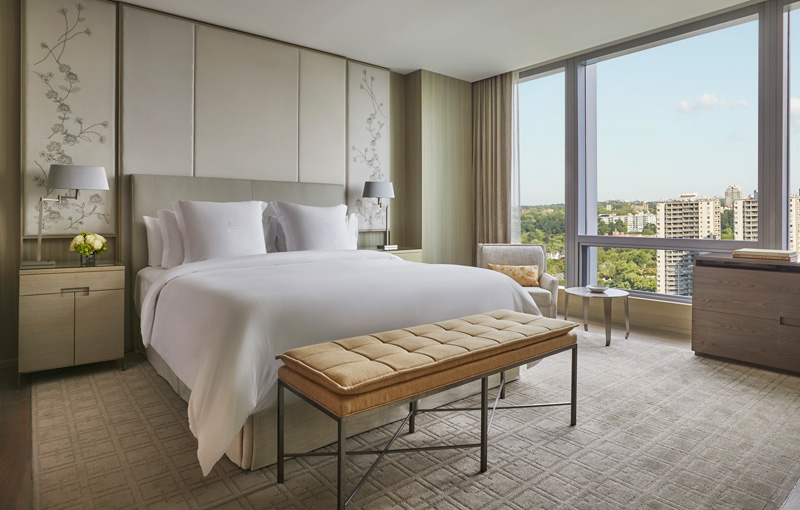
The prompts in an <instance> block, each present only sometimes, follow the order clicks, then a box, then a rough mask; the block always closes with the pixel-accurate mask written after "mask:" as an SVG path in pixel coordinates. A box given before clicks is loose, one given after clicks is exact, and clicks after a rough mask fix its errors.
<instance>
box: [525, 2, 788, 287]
mask: <svg viewBox="0 0 800 510" xmlns="http://www.w3.org/2000/svg"><path fill="white" fill-rule="evenodd" d="M785 5H788V2H785V1H782V0H767V1H766V2H764V3H761V4H758V5H751V6H747V7H744V8H742V9H739V10H737V11H732V12H729V13H726V14H722V15H718V16H714V17H711V18H709V19H706V20H701V21H696V22H693V23H691V24H688V25H685V26H682V27H675V28H670V29H667V30H664V31H663V32H662V33H654V34H650V35H648V36H645V37H642V38H640V39H637V40H633V41H628V42H624V43H620V44H617V45H614V46H611V47H609V48H607V49H603V50H597V51H592V52H588V53H586V54H584V55H578V56H576V57H572V58H570V59H567V60H564V61H562V62H559V63H552V64H548V66H549V67H548V68H547V69H545V68H542V69H541V70H537V69H535V68H533V69H528V70H524V71H521V72H520V76H521V77H522V80H521V82H520V84H519V112H518V113H519V152H518V156H519V160H520V165H519V167H520V199H521V203H522V205H523V211H526V213H527V214H529V215H530V217H529V218H528V219H527V220H526V218H525V215H524V214H523V215H522V216H521V220H522V222H523V223H522V224H523V241H524V240H525V237H524V236H525V229H526V227H525V225H526V224H527V225H528V236H529V237H528V238H529V239H531V241H530V242H541V241H543V240H544V236H545V235H547V234H551V237H550V238H549V239H551V240H552V239H553V238H552V233H551V232H548V229H549V228H551V226H552V224H553V222H549V221H548V220H550V219H551V218H556V216H554V214H555V213H556V211H561V210H563V211H564V212H563V218H564V220H563V222H561V223H560V224H559V227H560V226H561V225H564V235H563V237H561V238H559V241H560V240H561V239H563V244H564V247H565V249H564V253H565V254H566V257H567V262H568V264H567V265H566V269H565V277H566V278H565V280H566V284H568V285H586V284H590V283H595V282H598V283H600V282H602V283H606V284H608V285H610V286H613V287H618V288H626V289H631V290H634V291H637V292H647V293H658V294H662V295H672V296H677V297H679V298H680V297H682V298H683V299H686V298H687V297H689V296H691V293H692V266H693V259H694V257H695V256H697V255H698V254H700V253H709V252H710V253H730V252H731V251H732V250H734V249H737V248H749V247H758V248H784V247H791V248H792V249H795V250H800V229H799V228H798V227H799V226H800V197H798V195H800V192H798V190H800V184H799V183H800V164H798V162H795V161H794V160H793V159H792V158H791V157H788V156H790V155H791V151H790V150H789V149H790V148H791V147H795V146H797V147H798V149H800V135H796V134H795V133H794V131H798V133H800V120H798V119H800V114H798V113H797V112H800V99H798V98H800V80H797V83H795V82H794V81H792V80H787V78H788V77H789V76H791V73H792V72H794V71H795V68H797V70H796V72H795V74H797V75H800V57H798V56H797V55H800V42H798V40H800V37H798V38H791V39H787V38H789V37H790V36H789V30H788V27H790V26H792V25H795V26H800V17H798V16H800V10H798V11H793V10H791V11H790V8H789V7H785ZM798 5H800V3H798ZM795 19H796V20H795ZM796 39H797V40H796ZM787 40H789V43H788V47H786V46H782V45H785V44H786V41H787ZM786 49H789V50H790V51H786ZM792 49H795V50H796V51H791V50H792ZM787 55H791V56H792V57H791V58H790V59H788V60H786V58H787ZM784 64H786V65H788V67H786V66H785V65H784ZM554 66H560V67H561V68H562V69H563V74H562V73H559V74H557V75H553V74H552V69H553V67H554ZM787 70H788V72H787ZM556 76H558V77H559V78H560V79H561V81H560V82H559V87H558V89H559V91H566V93H565V94H564V95H563V96H558V98H556V97H555V93H553V92H548V90H547V87H546V86H545V84H546V81H545V80H548V79H553V80H554V78H555V77H556ZM784 80H786V81H784ZM554 81H555V80H554ZM537 82H539V83H537ZM787 83H788V84H789V86H788V87H787V86H786V85H785V84H787ZM553 88H555V87H553ZM779 91H780V92H779ZM524 92H528V93H529V97H527V106H526V103H525V101H524V100H525V99H526V96H525V95H524V94H523V93H524ZM781 93H784V94H787V96H786V98H785V104H786V108H785V110H786V111H782V110H781V104H782V103H781V102H780V99H781V98H780V97H778V96H780V94H781ZM789 93H791V94H789ZM530 96H535V97H534V98H533V99H532V98H531V97H530ZM776 98H777V100H776ZM537 101H538V102H539V103H538V104H539V109H540V110H542V111H543V112H545V111H549V112H550V113H552V112H553V110H555V109H558V110H559V111H560V112H563V113H564V123H563V124H559V125H557V128H555V129H556V131H557V132H558V134H559V136H562V134H563V136H564V138H565V141H564V142H563V143H559V144H558V150H559V151H562V154H564V155H563V156H562V157H561V158H560V159H559V160H558V163H559V165H558V168H557V169H556V165H545V162H546V161H547V160H548V158H547V156H546V154H547V150H548V149H554V148H555V147H553V146H548V145H547V144H548V143H552V142H549V141H548V139H547V136H546V135H545V134H544V132H545V130H546V129H547V127H548V126H555V125H556V124H555V121H553V120H549V119H548V117H547V116H546V115H544V114H540V115H538V116H537V115H536V114H535V112H536V111H537V109H536V108H534V107H533V106H531V105H532V104H534V102H537ZM526 108H527V109H526ZM786 115H789V117H788V120H787V122H786V126H787V129H788V133H789V137H788V140H789V142H788V143H786V138H785V133H786V132H787V131H786V130H782V129H781V128H780V125H781V119H783V118H786V117H785V116H786ZM526 121H527V122H528V123H529V124H530V125H529V126H528V127H527V128H526V125H525V122H526ZM537 122H539V123H540V124H538V125H537V124H536V123H537ZM531 126H533V127H531ZM537 128H538V131H537V130H536V129H537ZM526 129H527V131H526ZM526 133H527V134H526ZM547 134H551V133H549V132H548V133H547ZM536 137H539V139H535V138H536ZM795 152H797V151H795ZM787 161H788V162H789V164H788V166H787V163H786V162H787ZM551 168H552V169H551ZM562 168H563V172H564V174H563V175H562V174H561V173H560V172H561V171H562ZM553 175H558V178H559V182H558V186H557V187H556V186H555V185H551V184H550V183H549V181H547V180H546V178H547V177H549V176H553ZM537 176H541V177H542V181H541V186H540V187H539V188H536V191H537V195H529V196H530V197H531V198H526V195H525V189H524V186H525V184H526V183H535V182H536V179H537ZM562 178H563V179H566V182H567V186H566V189H565V188H564V187H563V182H564V181H563V179H562ZM573 183H574V184H573ZM531 185H533V184H531ZM548 193H549V195H548ZM555 195H558V196H559V198H560V197H561V196H563V197H564V199H563V206H562V202H561V200H560V199H559V200H556V199H555V198H550V197H554V196H555ZM544 197H546V198H544ZM786 200H788V205H787V202H786ZM554 204H558V205H559V207H548V206H552V205H554ZM526 205H528V206H530V207H528V208H525V206H526ZM545 213H546V214H545ZM526 221H527V223H526ZM570 226H572V227H570ZM543 227H544V228H543ZM786 231H788V235H787V234H785V232H786ZM559 246H560V245H559Z"/></svg>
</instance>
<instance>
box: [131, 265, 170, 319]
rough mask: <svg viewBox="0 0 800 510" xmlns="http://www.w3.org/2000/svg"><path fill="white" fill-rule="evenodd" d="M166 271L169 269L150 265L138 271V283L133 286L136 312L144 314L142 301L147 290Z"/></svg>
mask: <svg viewBox="0 0 800 510" xmlns="http://www.w3.org/2000/svg"><path fill="white" fill-rule="evenodd" d="M165 271H167V270H166V269H164V268H163V267H161V266H148V267H146V268H144V269H142V270H140V271H139V272H138V273H136V283H135V285H134V287H133V303H134V304H135V305H136V313H138V314H139V316H141V315H142V301H144V297H145V296H146V295H147V291H148V290H150V287H152V285H153V282H155V281H156V280H158V278H159V277H160V276H161V275H162V274H164V272H165Z"/></svg>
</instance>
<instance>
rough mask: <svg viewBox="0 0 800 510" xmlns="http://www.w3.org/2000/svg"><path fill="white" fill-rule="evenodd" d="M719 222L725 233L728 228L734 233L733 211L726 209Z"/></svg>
mask: <svg viewBox="0 0 800 510" xmlns="http://www.w3.org/2000/svg"><path fill="white" fill-rule="evenodd" d="M719 222H720V224H721V227H722V230H723V231H724V230H725V229H726V228H727V229H730V230H731V231H733V209H725V210H724V211H722V215H721V216H720V217H719ZM723 239H724V237H723ZM731 239H733V238H731Z"/></svg>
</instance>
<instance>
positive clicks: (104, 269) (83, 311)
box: [19, 264, 125, 373]
mask: <svg viewBox="0 0 800 510" xmlns="http://www.w3.org/2000/svg"><path fill="white" fill-rule="evenodd" d="M124 300H125V266H124V265H122V264H108V265H102V264H100V265H97V266H95V267H79V266H78V265H77V264H61V265H57V266H56V267H54V268H37V269H20V271H19V372H20V373H23V372H36V371H38V370H47V369H51V368H60V367H68V366H72V365H82V364H84V363H95V362H98V361H108V360H113V359H120V360H121V359H123V355H124V348H125V345H124V342H125V340H124V322H125V315H124V314H125V308H124ZM124 368H125V365H124V361H123V369H124Z"/></svg>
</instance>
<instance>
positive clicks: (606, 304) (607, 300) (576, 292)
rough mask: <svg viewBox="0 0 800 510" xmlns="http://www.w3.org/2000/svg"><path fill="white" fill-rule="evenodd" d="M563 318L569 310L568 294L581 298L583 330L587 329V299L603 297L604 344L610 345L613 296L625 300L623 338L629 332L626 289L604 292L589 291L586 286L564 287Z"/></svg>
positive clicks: (626, 336) (629, 323)
mask: <svg viewBox="0 0 800 510" xmlns="http://www.w3.org/2000/svg"><path fill="white" fill-rule="evenodd" d="M564 292H565V294H564V320H567V313H568V311H569V296H570V295H573V296H581V297H582V298H583V330H584V331H589V326H588V325H587V323H588V322H589V300H590V299H593V298H603V311H604V312H605V314H604V315H605V326H606V345H611V301H612V300H613V299H614V298H623V299H624V301H625V338H628V336H630V334H631V321H630V318H629V316H628V291H626V290H621V289H608V290H606V291H605V292H591V291H590V290H589V289H587V288H586V287H570V288H568V289H564Z"/></svg>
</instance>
